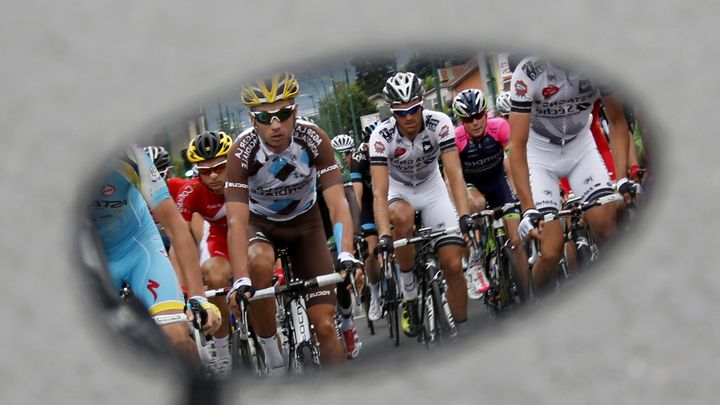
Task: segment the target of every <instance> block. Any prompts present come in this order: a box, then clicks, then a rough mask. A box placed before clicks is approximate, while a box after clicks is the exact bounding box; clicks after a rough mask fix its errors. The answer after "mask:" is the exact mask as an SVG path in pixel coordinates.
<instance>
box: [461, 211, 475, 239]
mask: <svg viewBox="0 0 720 405" xmlns="http://www.w3.org/2000/svg"><path fill="white" fill-rule="evenodd" d="M458 223H459V225H460V231H461V232H462V233H463V235H468V234H470V232H471V231H474V230H475V229H477V225H478V224H477V222H475V220H474V219H472V218H470V215H467V214H465V215H463V216H461V217H460V220H459V221H458Z"/></svg>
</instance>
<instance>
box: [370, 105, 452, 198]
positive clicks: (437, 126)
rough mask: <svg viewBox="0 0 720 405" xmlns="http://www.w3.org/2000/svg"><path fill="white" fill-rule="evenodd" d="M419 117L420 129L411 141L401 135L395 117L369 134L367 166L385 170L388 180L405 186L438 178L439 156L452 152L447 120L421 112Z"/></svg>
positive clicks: (438, 113)
mask: <svg viewBox="0 0 720 405" xmlns="http://www.w3.org/2000/svg"><path fill="white" fill-rule="evenodd" d="M422 115H423V129H422V130H421V131H420V133H418V134H417V136H416V137H415V139H414V140H412V141H411V140H409V139H407V138H405V137H404V136H402V134H400V131H399V130H398V129H397V126H396V121H395V117H390V118H389V119H387V120H386V121H383V122H381V123H380V124H378V126H377V127H376V128H375V130H374V131H373V132H372V134H370V164H371V165H383V166H388V172H389V174H390V179H392V180H395V181H397V182H398V183H401V184H405V185H407V186H413V187H414V186H416V185H419V184H422V183H423V182H425V181H427V180H428V179H431V178H434V177H440V170H439V169H438V157H439V156H440V152H441V151H446V150H449V149H454V148H455V138H454V137H453V133H452V129H453V125H452V122H451V121H450V117H448V116H447V115H445V114H443V113H441V112H437V111H430V110H423V112H422Z"/></svg>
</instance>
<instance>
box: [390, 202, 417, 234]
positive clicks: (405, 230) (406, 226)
mask: <svg viewBox="0 0 720 405" xmlns="http://www.w3.org/2000/svg"><path fill="white" fill-rule="evenodd" d="M390 222H391V223H392V224H393V227H394V228H395V234H396V235H401V237H404V236H408V235H410V234H411V233H412V229H413V226H414V225H415V210H413V209H412V206H410V204H408V203H407V202H404V201H397V202H395V203H393V204H392V205H391V208H390Z"/></svg>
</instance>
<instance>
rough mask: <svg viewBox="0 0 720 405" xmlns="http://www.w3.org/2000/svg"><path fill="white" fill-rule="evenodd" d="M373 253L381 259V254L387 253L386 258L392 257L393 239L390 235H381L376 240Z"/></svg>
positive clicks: (393, 250)
mask: <svg viewBox="0 0 720 405" xmlns="http://www.w3.org/2000/svg"><path fill="white" fill-rule="evenodd" d="M374 253H375V255H377V256H378V260H382V254H383V253H387V255H388V258H390V257H392V255H393V254H394V253H395V245H393V239H392V237H391V236H390V235H383V236H381V237H380V239H379V240H378V244H377V246H375V252H374Z"/></svg>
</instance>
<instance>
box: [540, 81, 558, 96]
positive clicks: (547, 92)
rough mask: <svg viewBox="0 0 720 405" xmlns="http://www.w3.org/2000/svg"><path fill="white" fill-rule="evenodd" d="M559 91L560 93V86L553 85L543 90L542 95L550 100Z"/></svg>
mask: <svg viewBox="0 0 720 405" xmlns="http://www.w3.org/2000/svg"><path fill="white" fill-rule="evenodd" d="M558 91H560V88H559V87H558V86H555V85H554V84H551V85H549V86H547V87H545V88H544V89H542V95H543V97H545V98H550V97H552V96H554V95H555V94H556V93H557V92H558Z"/></svg>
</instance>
